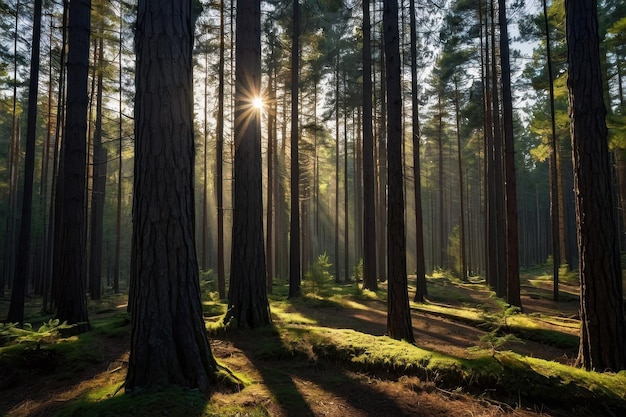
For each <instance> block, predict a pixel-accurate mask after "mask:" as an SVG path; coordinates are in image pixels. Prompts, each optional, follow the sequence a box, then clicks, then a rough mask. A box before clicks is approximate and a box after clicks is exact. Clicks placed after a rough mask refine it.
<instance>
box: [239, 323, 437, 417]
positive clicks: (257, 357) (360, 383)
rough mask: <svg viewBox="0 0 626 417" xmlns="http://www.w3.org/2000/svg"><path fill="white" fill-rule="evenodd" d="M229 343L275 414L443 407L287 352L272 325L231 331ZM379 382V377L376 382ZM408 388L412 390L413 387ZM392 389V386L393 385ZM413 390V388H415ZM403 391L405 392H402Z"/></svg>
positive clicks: (404, 412) (405, 412)
mask: <svg viewBox="0 0 626 417" xmlns="http://www.w3.org/2000/svg"><path fill="white" fill-rule="evenodd" d="M232 337H233V339H232V340H233V345H234V347H235V348H236V349H239V350H241V351H242V352H243V354H244V355H245V356H246V357H247V358H248V360H249V361H250V363H251V364H252V366H254V368H256V370H257V371H258V372H259V375H260V378H261V379H262V383H263V385H265V386H266V387H267V388H268V390H269V392H270V394H271V396H272V397H273V400H274V401H275V403H274V406H276V407H277V408H278V409H279V410H280V415H286V416H316V415H343V414H342V410H343V413H345V410H348V409H349V410H352V411H351V412H352V413H354V411H355V410H358V414H356V415H355V414H351V416H354V417H358V416H363V417H365V416H366V417H378V416H381V417H382V416H416V417H419V416H437V415H441V416H443V415H448V413H449V410H448V409H447V408H445V407H439V406H437V405H436V404H431V405H430V406H429V407H428V408H427V409H426V408H423V407H422V408H421V409H420V406H419V404H418V403H419V401H416V400H415V398H413V397H412V396H416V395H418V393H417V392H416V391H412V390H411V389H410V388H407V389H406V390H403V393H397V394H398V395H397V396H396V397H395V398H394V396H393V395H389V394H390V393H389V392H386V391H385V389H384V388H381V389H377V388H379V387H382V385H381V384H378V383H376V382H374V379H375V378H373V377H371V376H366V375H364V374H360V373H356V372H350V371H347V370H345V369H344V368H342V367H341V364H335V363H332V362H330V361H327V360H322V361H318V360H316V359H315V358H311V357H306V356H304V355H295V356H294V354H293V349H291V348H290V347H289V346H285V345H284V342H283V341H282V340H281V338H280V334H279V332H278V331H277V330H276V329H275V328H274V327H270V328H266V329H257V330H247V331H246V330H237V331H236V334H233V335H232ZM376 381H379V380H376ZM412 388H415V386H413V387H412ZM396 390H397V387H396ZM421 390H422V389H421V388H419V389H418V390H417V391H421ZM404 391H406V392H404Z"/></svg>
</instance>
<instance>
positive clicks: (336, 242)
mask: <svg viewBox="0 0 626 417" xmlns="http://www.w3.org/2000/svg"><path fill="white" fill-rule="evenodd" d="M336 59H337V61H336V63H335V65H336V68H335V282H340V279H339V273H340V271H341V268H340V267H339V94H340V92H339V51H337V57H336Z"/></svg>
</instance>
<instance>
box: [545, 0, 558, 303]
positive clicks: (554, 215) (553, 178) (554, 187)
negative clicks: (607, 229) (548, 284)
mask: <svg viewBox="0 0 626 417" xmlns="http://www.w3.org/2000/svg"><path fill="white" fill-rule="evenodd" d="M546 3H547V1H546V0H542V6H543V19H544V20H543V21H544V27H545V31H546V61H547V64H548V83H549V92H550V127H551V137H550V144H551V145H552V149H551V153H550V216H551V221H550V225H551V228H552V229H551V230H552V283H553V285H552V298H553V299H554V301H559V268H560V266H561V243H560V242H561V241H560V239H559V213H560V210H559V203H558V198H559V183H558V180H557V175H558V167H557V163H556V161H557V142H558V139H557V137H556V112H555V110H554V76H553V72H552V46H551V42H550V25H549V23H548V6H547V4H546Z"/></svg>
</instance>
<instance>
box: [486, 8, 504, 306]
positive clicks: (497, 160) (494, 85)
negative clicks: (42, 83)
mask: <svg viewBox="0 0 626 417" xmlns="http://www.w3.org/2000/svg"><path fill="white" fill-rule="evenodd" d="M490 6H491V107H492V108H491V111H492V114H493V118H492V121H491V122H492V126H491V127H492V129H493V147H494V170H493V174H494V176H495V179H494V181H495V186H494V201H495V207H496V225H495V226H496V230H495V239H496V263H497V265H498V270H497V275H496V282H495V289H496V294H497V295H498V297H505V296H506V285H507V284H506V283H507V277H506V270H507V269H506V250H507V249H506V244H507V242H506V207H505V193H504V173H503V170H504V164H503V158H504V156H503V143H502V142H503V141H502V125H501V119H500V95H499V89H498V67H497V65H496V51H497V49H496V34H495V32H496V23H495V0H491V2H490Z"/></svg>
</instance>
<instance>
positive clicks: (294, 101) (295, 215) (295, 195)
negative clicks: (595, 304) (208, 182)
mask: <svg viewBox="0 0 626 417" xmlns="http://www.w3.org/2000/svg"><path fill="white" fill-rule="evenodd" d="M291 30H292V34H291V219H290V227H289V230H290V237H289V298H293V297H297V296H298V295H300V282H301V279H302V278H301V276H302V272H301V265H300V160H299V157H298V146H299V144H298V142H299V140H298V137H299V131H298V129H299V122H298V117H299V114H298V111H299V109H298V90H299V78H300V54H299V42H298V39H299V37H300V4H299V0H294V1H293V21H292V29H291Z"/></svg>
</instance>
